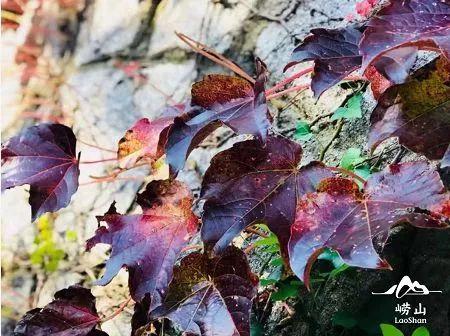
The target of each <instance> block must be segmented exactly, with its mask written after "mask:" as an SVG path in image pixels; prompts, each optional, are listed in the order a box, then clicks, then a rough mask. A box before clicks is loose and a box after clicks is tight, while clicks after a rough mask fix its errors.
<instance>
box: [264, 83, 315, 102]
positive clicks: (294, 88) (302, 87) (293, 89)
mask: <svg viewBox="0 0 450 336" xmlns="http://www.w3.org/2000/svg"><path fill="white" fill-rule="evenodd" d="M309 86H310V84H301V85H296V86H292V87H290V88H288V89H286V90H283V91H280V92H277V93H272V94H270V95H268V96H267V97H266V99H267V100H271V99H275V98H278V97H281V96H284V95H285V94H288V93H291V92H296V91H299V92H302V91H304V90H306V89H308V88H309Z"/></svg>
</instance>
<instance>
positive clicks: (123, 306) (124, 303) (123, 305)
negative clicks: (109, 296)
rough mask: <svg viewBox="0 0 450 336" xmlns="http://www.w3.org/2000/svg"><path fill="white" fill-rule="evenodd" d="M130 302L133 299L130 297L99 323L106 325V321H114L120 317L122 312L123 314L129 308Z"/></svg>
mask: <svg viewBox="0 0 450 336" xmlns="http://www.w3.org/2000/svg"><path fill="white" fill-rule="evenodd" d="M130 301H131V297H129V298H128V300H126V301H124V302H123V303H122V304H121V305H120V306H119V308H118V309H117V310H116V311H115V312H114V313H112V314H111V315H109V316H106V317H104V318H102V319H101V320H100V321H99V323H105V322H106V321H109V320H112V319H113V318H115V317H116V316H117V315H119V314H120V313H121V312H123V310H124V309H125V308H126V307H127V306H128V304H129V303H130Z"/></svg>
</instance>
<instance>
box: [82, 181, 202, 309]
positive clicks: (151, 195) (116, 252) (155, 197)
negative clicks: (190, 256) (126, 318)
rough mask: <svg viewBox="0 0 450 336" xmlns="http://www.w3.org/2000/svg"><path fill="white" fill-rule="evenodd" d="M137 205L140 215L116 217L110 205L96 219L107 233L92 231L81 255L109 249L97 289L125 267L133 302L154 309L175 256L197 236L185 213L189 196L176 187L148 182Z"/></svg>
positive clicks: (188, 212)
mask: <svg viewBox="0 0 450 336" xmlns="http://www.w3.org/2000/svg"><path fill="white" fill-rule="evenodd" d="M137 203H138V204H139V205H140V206H141V207H142V209H143V214H141V215H121V214H118V213H117V212H116V211H115V207H114V204H113V205H112V206H111V209H110V210H109V211H108V212H107V213H106V214H105V215H103V216H99V217H98V220H99V221H104V222H106V223H107V224H108V227H105V226H101V227H100V228H99V229H97V231H96V234H95V236H94V237H92V238H91V239H89V240H88V241H87V249H88V250H90V249H91V248H92V247H93V246H94V245H96V244H99V243H103V244H109V245H111V247H112V250H111V257H110V259H109V260H108V261H107V262H106V271H105V274H104V275H103V277H102V278H101V279H100V280H99V281H98V284H99V285H106V284H108V283H109V282H110V281H111V280H112V279H113V278H114V277H115V276H116V274H117V273H118V272H119V270H120V269H121V268H122V267H123V266H126V267H127V268H128V271H129V273H130V277H129V286H130V292H131V296H132V297H133V299H134V300H135V301H141V300H142V299H143V298H144V297H145V296H146V295H147V294H148V295H149V297H150V299H151V305H152V307H155V306H156V305H158V304H159V303H160V300H161V296H162V295H163V294H164V291H165V290H166V288H167V286H168V284H169V282H170V280H171V279H172V268H173V265H174V264H175V261H176V259H177V257H178V254H179V253H180V251H181V249H182V248H183V246H185V245H186V243H187V242H188V240H189V239H190V237H191V236H192V235H193V234H194V233H195V232H196V231H197V225H198V220H197V217H196V216H195V215H194V214H193V212H192V211H191V206H192V197H191V194H190V191H189V190H188V189H187V187H186V186H185V185H184V184H182V183H181V182H178V181H173V182H169V181H153V182H151V183H150V184H149V185H148V186H147V188H146V190H145V191H144V192H143V193H142V194H139V195H138V199H137Z"/></svg>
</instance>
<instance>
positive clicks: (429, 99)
mask: <svg viewBox="0 0 450 336" xmlns="http://www.w3.org/2000/svg"><path fill="white" fill-rule="evenodd" d="M449 80H450V65H449V63H445V59H440V60H438V61H437V62H434V63H432V64H429V65H428V66H426V67H424V68H422V69H420V70H419V71H418V72H417V73H416V74H415V75H414V77H413V78H412V79H411V80H410V81H409V82H407V83H405V84H401V85H396V86H393V87H391V88H389V89H388V90H387V91H386V92H385V93H384V94H383V95H382V96H381V97H380V98H379V102H378V105H377V107H376V108H375V110H374V111H373V112H372V115H371V124H372V126H371V130H370V134H369V146H370V147H371V149H372V150H374V149H375V148H376V147H377V146H378V145H379V144H380V143H381V142H383V141H384V140H385V139H387V138H389V137H398V138H399V141H400V143H401V144H403V145H404V146H406V147H408V148H409V149H411V150H412V151H414V152H416V153H422V154H424V155H426V156H427V157H428V158H429V159H441V158H442V157H443V155H444V152H445V150H446V149H447V147H448V145H449V143H450V88H449V87H448V85H447V83H448V81H449Z"/></svg>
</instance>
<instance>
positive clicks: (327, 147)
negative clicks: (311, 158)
mask: <svg viewBox="0 0 450 336" xmlns="http://www.w3.org/2000/svg"><path fill="white" fill-rule="evenodd" d="M342 126H344V119H340V120H339V122H338V125H337V128H336V131H335V132H334V134H333V137H332V138H331V140H330V141H329V142H328V143H327V144H326V145H325V147H324V148H323V149H322V151H321V152H320V155H319V161H323V158H324V157H325V154H326V152H327V150H328V149H329V148H330V147H331V145H332V144H333V141H334V140H336V138H337V137H338V136H339V133H341V130H342Z"/></svg>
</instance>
